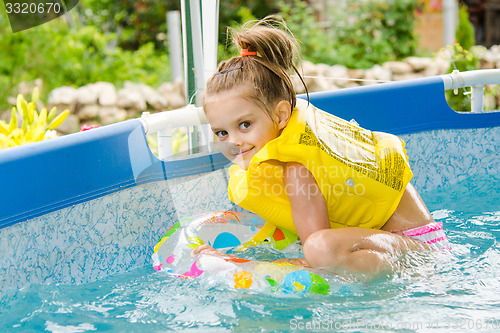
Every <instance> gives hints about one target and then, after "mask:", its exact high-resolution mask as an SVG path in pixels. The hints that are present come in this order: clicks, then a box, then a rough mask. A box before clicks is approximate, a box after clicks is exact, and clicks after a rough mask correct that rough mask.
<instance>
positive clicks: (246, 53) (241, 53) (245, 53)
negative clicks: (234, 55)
mask: <svg viewBox="0 0 500 333" xmlns="http://www.w3.org/2000/svg"><path fill="white" fill-rule="evenodd" d="M240 55H241V56H242V57H246V56H250V55H257V52H255V51H252V52H250V51H248V49H241V51H240Z"/></svg>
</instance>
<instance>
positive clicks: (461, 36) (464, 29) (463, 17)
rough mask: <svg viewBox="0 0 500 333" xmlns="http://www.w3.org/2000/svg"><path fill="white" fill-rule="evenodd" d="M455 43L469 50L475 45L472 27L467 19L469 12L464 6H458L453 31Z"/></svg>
mask: <svg viewBox="0 0 500 333" xmlns="http://www.w3.org/2000/svg"><path fill="white" fill-rule="evenodd" d="M455 38H456V39H457V43H458V44H460V45H461V46H462V47H463V48H464V49H466V50H469V49H470V48H471V47H473V46H474V45H476V38H475V37H474V27H473V26H472V23H471V22H470V20H469V13H468V12H467V7H466V6H460V9H459V11H458V26H457V31H456V33H455Z"/></svg>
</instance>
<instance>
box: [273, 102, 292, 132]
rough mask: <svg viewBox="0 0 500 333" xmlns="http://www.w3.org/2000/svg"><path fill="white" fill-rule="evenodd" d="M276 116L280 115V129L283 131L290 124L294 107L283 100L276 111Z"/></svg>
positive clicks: (277, 105)
mask: <svg viewBox="0 0 500 333" xmlns="http://www.w3.org/2000/svg"><path fill="white" fill-rule="evenodd" d="M274 111H275V112H276V113H275V114H277V115H278V129H280V130H282V129H283V128H285V127H286V125H287V124H288V121H289V120H290V116H291V114H292V106H291V105H290V102H288V101H285V100H281V101H280V102H279V103H278V104H276V107H275V109H274Z"/></svg>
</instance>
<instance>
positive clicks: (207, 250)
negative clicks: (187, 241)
mask: <svg viewBox="0 0 500 333" xmlns="http://www.w3.org/2000/svg"><path fill="white" fill-rule="evenodd" d="M199 253H201V254H211V255H217V256H226V254H225V253H224V252H220V251H217V250H216V249H214V248H213V247H212V246H210V245H208V244H203V245H200V246H198V247H197V248H196V249H194V250H193V252H191V255H192V256H194V255H197V254H199Z"/></svg>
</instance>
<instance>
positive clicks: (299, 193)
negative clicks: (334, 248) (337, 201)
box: [283, 162, 330, 244]
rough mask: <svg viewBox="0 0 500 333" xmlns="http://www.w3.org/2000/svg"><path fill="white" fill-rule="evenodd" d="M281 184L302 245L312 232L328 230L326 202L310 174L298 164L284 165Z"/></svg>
mask: <svg viewBox="0 0 500 333" xmlns="http://www.w3.org/2000/svg"><path fill="white" fill-rule="evenodd" d="M283 182H284V184H285V191H286V193H287V194H288V198H289V199H290V204H291V206H292V218H293V222H294V223H295V228H296V229H297V232H298V234H299V238H300V240H301V242H302V244H304V243H305V241H306V239H307V238H308V237H309V236H310V235H311V234H313V233H314V232H316V231H319V230H322V229H330V222H329V220H328V210H327V207H326V202H325V199H324V197H323V194H322V193H321V191H320V189H319V186H318V184H317V183H316V180H315V179H314V176H313V175H312V174H311V172H310V171H309V170H307V168H306V167H305V166H303V165H302V164H300V163H296V162H289V163H286V165H285V170H284V172H283Z"/></svg>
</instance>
